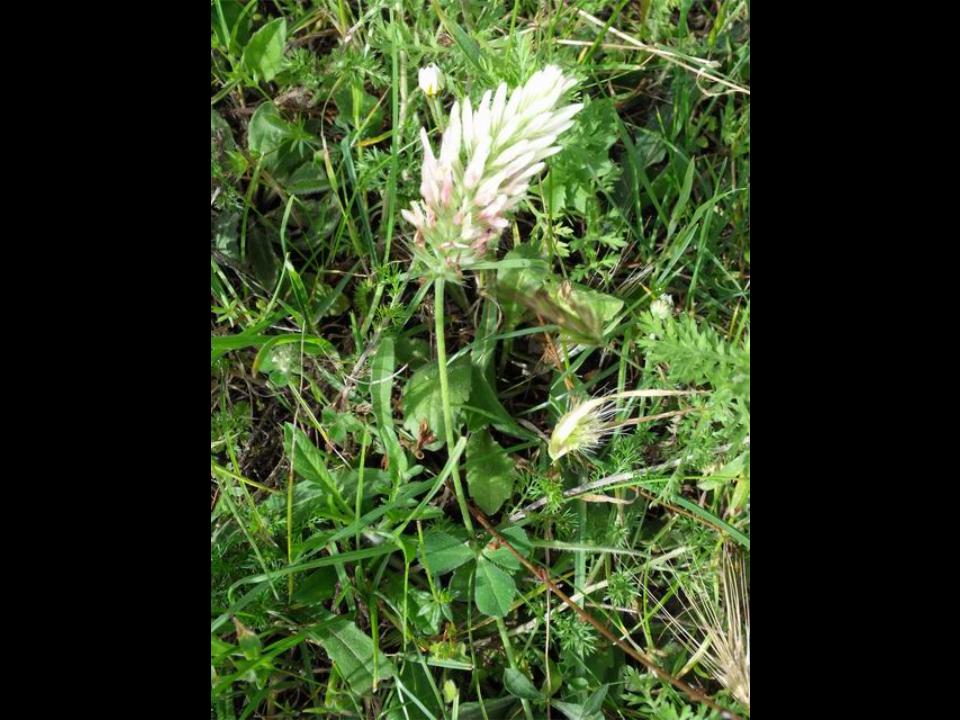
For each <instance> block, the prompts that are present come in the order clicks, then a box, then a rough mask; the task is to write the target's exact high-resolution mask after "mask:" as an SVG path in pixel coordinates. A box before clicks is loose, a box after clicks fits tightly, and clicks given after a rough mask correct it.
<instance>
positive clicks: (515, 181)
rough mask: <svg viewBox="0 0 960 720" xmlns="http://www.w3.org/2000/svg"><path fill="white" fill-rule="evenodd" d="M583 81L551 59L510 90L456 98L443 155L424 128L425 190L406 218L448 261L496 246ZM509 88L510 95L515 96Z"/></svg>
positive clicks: (568, 119) (465, 259)
mask: <svg viewBox="0 0 960 720" xmlns="http://www.w3.org/2000/svg"><path fill="white" fill-rule="evenodd" d="M575 84H576V81H575V80H573V79H572V78H568V77H565V76H564V75H563V72H562V71H561V70H560V68H558V67H556V66H553V65H551V66H549V67H547V68H544V69H543V70H540V71H539V72H536V73H534V74H533V75H532V76H531V77H530V79H529V80H527V82H525V83H524V84H523V85H521V86H520V87H518V88H515V89H514V90H513V92H510V93H508V91H507V86H506V83H500V85H499V86H498V87H497V89H496V90H495V91H494V90H487V91H486V92H485V93H484V94H483V96H482V97H481V99H480V103H479V104H478V105H477V107H476V108H474V107H473V106H472V105H471V103H470V99H469V98H465V99H464V100H463V104H462V105H461V104H460V103H458V102H454V103H453V107H451V109H450V120H449V122H448V123H447V128H446V130H445V131H444V133H443V138H442V141H441V144H440V153H439V156H435V155H434V154H433V148H432V147H431V145H430V140H429V138H428V136H427V133H426V130H423V129H421V131H420V139H421V142H422V143H423V166H422V171H421V183H420V195H421V197H422V198H423V201H422V202H416V203H414V204H413V205H412V207H411V209H410V210H402V211H401V214H402V215H403V217H404V219H405V220H407V222H409V223H410V224H411V225H413V226H414V227H415V228H417V240H418V242H419V241H422V242H423V243H424V245H426V246H429V247H430V248H431V249H434V250H435V251H436V252H437V253H438V254H439V255H440V256H441V257H442V258H443V259H444V260H446V261H447V262H448V263H449V264H453V265H457V266H459V267H467V266H469V265H470V264H471V263H472V262H474V261H476V260H480V259H482V258H483V256H484V255H485V254H486V253H487V252H488V251H489V249H490V248H491V247H493V246H494V245H496V242H497V240H498V238H499V237H500V233H501V232H502V231H503V230H504V229H505V228H506V227H508V226H509V221H508V220H507V213H508V212H510V211H511V210H513V208H515V207H516V206H517V205H519V204H520V202H521V201H522V200H523V198H524V197H525V195H526V192H527V189H528V188H529V186H530V182H531V181H532V180H533V178H534V177H535V176H536V175H537V174H538V173H540V172H541V171H542V170H543V169H544V168H545V167H546V165H545V163H544V162H543V161H544V160H545V159H546V158H548V157H550V156H551V155H553V154H554V153H556V152H559V151H560V147H559V146H558V145H555V144H554V143H555V141H556V139H557V137H558V136H559V135H560V134H561V133H563V132H564V131H566V130H568V129H569V128H570V126H572V125H573V116H574V115H575V114H576V113H577V112H578V111H579V110H580V109H581V108H582V107H583V106H582V105H581V104H580V103H574V104H569V105H563V106H558V104H559V103H560V100H561V98H562V97H563V95H564V93H566V92H567V91H568V90H570V89H571V88H572V87H573V86H574V85H575ZM508 95H509V97H508Z"/></svg>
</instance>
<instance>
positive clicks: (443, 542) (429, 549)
mask: <svg viewBox="0 0 960 720" xmlns="http://www.w3.org/2000/svg"><path fill="white" fill-rule="evenodd" d="M424 556H425V557H424ZM472 558H473V551H472V550H470V548H469V546H468V545H467V543H466V540H465V539H464V538H462V537H459V538H458V537H455V536H454V535H451V534H450V533H446V532H442V531H428V532H426V533H424V535H423V547H422V548H421V550H420V562H421V563H422V562H424V559H426V565H427V566H428V567H429V568H430V572H432V573H433V574H434V575H442V574H443V573H446V572H450V571H451V570H454V569H456V568H458V567H460V566H461V565H463V564H464V563H465V562H468V561H470V560H471V559H472Z"/></svg>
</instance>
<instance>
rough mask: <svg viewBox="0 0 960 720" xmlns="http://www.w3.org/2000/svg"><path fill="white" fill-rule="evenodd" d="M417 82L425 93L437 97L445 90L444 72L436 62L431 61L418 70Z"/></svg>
mask: <svg viewBox="0 0 960 720" xmlns="http://www.w3.org/2000/svg"><path fill="white" fill-rule="evenodd" d="M417 82H418V83H419V85H420V89H421V90H423V93H424V95H426V96H427V97H436V96H437V94H438V93H439V92H440V91H441V90H443V73H442V72H440V68H438V67H437V66H436V65H435V64H434V63H430V64H429V65H427V66H426V67H422V68H420V70H419V71H418V72H417Z"/></svg>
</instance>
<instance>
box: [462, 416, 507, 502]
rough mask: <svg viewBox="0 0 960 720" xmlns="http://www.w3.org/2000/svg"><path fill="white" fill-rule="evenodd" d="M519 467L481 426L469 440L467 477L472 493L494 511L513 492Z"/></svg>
mask: <svg viewBox="0 0 960 720" xmlns="http://www.w3.org/2000/svg"><path fill="white" fill-rule="evenodd" d="M516 474H517V471H516V468H515V467H514V465H513V461H512V460H510V457H509V456H508V455H507V453H506V452H505V451H504V449H503V448H502V447H500V445H498V444H497V441H496V440H494V439H493V438H492V437H490V433H489V432H487V431H486V430H480V431H479V432H475V433H474V434H473V435H471V436H470V439H469V440H468V441H467V481H468V482H469V484H470V497H472V498H473V499H474V500H475V501H476V503H477V505H479V506H480V508H481V509H482V510H483V511H484V512H485V513H487V515H492V514H493V513H495V512H497V511H498V510H499V509H500V507H501V506H502V505H503V503H504V502H506V501H507V500H509V499H510V496H511V495H513V481H514V478H515V477H516Z"/></svg>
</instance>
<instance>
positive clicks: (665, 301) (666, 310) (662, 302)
mask: <svg viewBox="0 0 960 720" xmlns="http://www.w3.org/2000/svg"><path fill="white" fill-rule="evenodd" d="M650 312H651V313H653V316H654V317H655V318H659V319H660V320H666V319H667V318H668V317H670V315H671V314H672V313H673V298H672V297H670V296H669V295H661V296H660V297H658V298H657V299H656V300H654V301H653V302H652V303H650Z"/></svg>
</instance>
